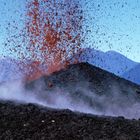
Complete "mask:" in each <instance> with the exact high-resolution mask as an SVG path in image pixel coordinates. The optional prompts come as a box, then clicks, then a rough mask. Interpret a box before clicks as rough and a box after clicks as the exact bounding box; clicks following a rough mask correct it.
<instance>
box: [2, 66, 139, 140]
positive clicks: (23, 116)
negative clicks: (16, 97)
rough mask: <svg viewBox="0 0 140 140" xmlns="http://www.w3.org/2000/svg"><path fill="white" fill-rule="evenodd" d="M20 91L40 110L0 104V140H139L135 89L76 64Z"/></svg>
mask: <svg viewBox="0 0 140 140" xmlns="http://www.w3.org/2000/svg"><path fill="white" fill-rule="evenodd" d="M24 87H25V89H26V91H28V92H27V93H28V94H31V95H32V96H34V95H35V97H36V98H37V99H38V100H39V101H40V102H43V103H44V105H45V106H44V107H43V106H40V105H37V104H31V103H26V104H25V103H22V104H21V103H20V104H19V103H17V102H16V103H15V102H12V101H2V100H1V101H0V139H2V140H3V139H4V140H30V139H31V140H49V139H52V140H57V139H59V140H62V139H64V140H139V139H140V120H139V118H140V110H139V106H140V104H139V103H140V86H139V85H136V84H134V83H131V82H129V81H126V80H124V79H122V78H119V77H117V76H115V75H113V74H111V73H108V72H107V71H104V70H101V69H99V68H97V67H94V66H92V65H89V64H87V63H81V64H75V65H70V66H69V67H68V68H66V69H64V70H61V71H58V72H55V73H53V74H52V75H50V76H47V77H46V76H43V77H41V78H39V79H37V80H35V81H32V82H30V83H26V84H25V86H24ZM60 97H61V98H60ZM58 98H59V100H58ZM60 99H61V100H60ZM27 100H28V99H27ZM48 106H49V107H48ZM51 106H53V107H54V108H55V109H52V108H50V107H51ZM57 108H59V109H57ZM60 108H61V109H60ZM70 110H73V111H70ZM80 112H83V113H80ZM88 112H90V114H89V113H88ZM95 114H96V115H95ZM109 116H115V117H109ZM119 116H124V117H119ZM126 118H129V119H126ZM133 118H135V119H133Z"/></svg>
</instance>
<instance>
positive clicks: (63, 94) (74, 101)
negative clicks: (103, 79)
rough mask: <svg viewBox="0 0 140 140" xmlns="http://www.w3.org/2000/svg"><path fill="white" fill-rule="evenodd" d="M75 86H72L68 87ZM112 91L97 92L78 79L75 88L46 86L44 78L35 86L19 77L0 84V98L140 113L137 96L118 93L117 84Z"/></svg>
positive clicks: (130, 115) (98, 112)
mask: <svg viewBox="0 0 140 140" xmlns="http://www.w3.org/2000/svg"><path fill="white" fill-rule="evenodd" d="M69 88H72V87H69ZM112 92H113V95H111V96H108V95H107V94H104V95H98V94H96V92H95V91H93V90H92V91H91V90H89V89H88V83H79V84H77V85H76V88H75V89H73V93H72V92H71V91H70V90H62V89H60V88H58V87H57V88H54V89H53V90H45V85H44V83H43V82H42V81H40V84H39V83H38V86H36V87H35V89H34V90H27V89H25V87H24V84H23V83H22V81H20V80H15V81H10V82H6V83H3V84H1V85H0V99H1V100H10V101H14V102H18V103H35V104H39V105H43V106H46V107H51V108H57V109H58V108H59V109H70V110H72V111H78V112H84V113H92V114H96V115H107V116H124V117H125V118H129V119H132V118H135V119H138V118H139V117H140V103H138V102H137V101H136V100H135V99H133V100H132V102H130V101H129V100H128V98H127V97H125V96H122V95H121V94H120V93H119V89H118V88H117V86H114V87H112Z"/></svg>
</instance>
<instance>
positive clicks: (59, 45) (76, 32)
mask: <svg viewBox="0 0 140 140" xmlns="http://www.w3.org/2000/svg"><path fill="white" fill-rule="evenodd" d="M26 11H27V12H26V22H25V28H24V32H26V37H24V40H23V42H26V45H27V46H26V48H25V51H26V52H27V53H26V54H24V53H22V58H23V59H26V55H27V54H28V56H29V57H30V59H31V60H32V63H30V64H26V65H24V66H25V67H26V70H27V71H28V72H27V73H26V79H27V80H29V81H30V80H34V79H36V78H38V77H40V76H42V75H48V74H51V73H53V72H54V71H58V70H60V69H61V68H65V67H66V66H67V65H69V64H71V63H77V62H78V61H79V60H78V56H79V55H80V53H81V48H80V47H81V40H82V18H83V17H82V10H81V7H80V5H79V4H78V3H77V2H76V1H75V0H62V1H61V2H58V1H57V0H30V1H28V2H27V6H26ZM27 42H28V43H27ZM14 49H15V48H14ZM19 50H20V49H19V45H18V47H16V51H17V52H19ZM19 54H20V52H19ZM42 66H43V68H42Z"/></svg>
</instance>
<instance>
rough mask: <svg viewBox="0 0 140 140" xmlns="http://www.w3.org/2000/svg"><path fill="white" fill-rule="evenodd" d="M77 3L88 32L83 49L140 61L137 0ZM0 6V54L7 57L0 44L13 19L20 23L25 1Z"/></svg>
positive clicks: (2, 2)
mask: <svg viewBox="0 0 140 140" xmlns="http://www.w3.org/2000/svg"><path fill="white" fill-rule="evenodd" d="M80 3H81V4H82V7H83V10H84V17H85V21H84V26H85V28H86V29H87V30H88V33H86V41H85V44H86V45H85V46H87V47H89V46H90V47H94V48H97V49H99V50H102V51H104V52H106V51H109V50H115V51H117V52H119V53H121V54H123V55H125V56H127V57H128V58H130V59H132V60H134V61H137V62H140V1H139V0H112V1H111V0H81V2H80ZM0 7H1V8H0V25H1V26H0V55H2V54H3V53H4V54H5V55H9V54H7V53H6V52H5V50H6V48H5V47H4V45H3V42H4V40H5V39H6V37H7V32H6V30H5V29H6V25H7V23H8V22H9V21H12V20H16V21H19V23H20V22H21V19H20V18H21V17H20V14H22V13H24V9H25V0H0ZM15 11H17V12H15ZM20 25H21V26H22V22H21V23H20ZM8 34H9V33H8ZM13 56H14V55H13Z"/></svg>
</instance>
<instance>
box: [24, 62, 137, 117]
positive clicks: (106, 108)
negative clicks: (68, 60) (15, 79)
mask: <svg viewBox="0 0 140 140" xmlns="http://www.w3.org/2000/svg"><path fill="white" fill-rule="evenodd" d="M25 88H26V89H28V90H31V91H33V92H34V94H36V96H38V98H40V99H41V100H43V101H44V102H45V101H46V100H47V101H48V102H49V103H50V105H51V104H52V105H54V104H55V103H56V104H55V105H56V106H55V107H56V108H57V107H59V106H60V105H61V108H69V109H72V110H73V111H82V112H85V113H93V114H94V113H97V114H101V115H111V116H112V115H113V116H119V115H122V116H125V117H127V118H137V117H139V114H140V112H139V111H138V110H137V109H138V108H139V103H140V95H139V93H140V86H138V85H136V84H134V83H131V82H129V81H127V80H125V79H123V78H120V77H117V76H115V75H114V74H112V73H109V72H107V71H105V70H102V69H100V68H98V67H95V66H92V65H90V64H88V63H79V64H73V65H70V66H68V67H67V68H65V69H63V70H61V71H58V72H55V73H53V74H52V75H50V76H47V77H46V76H42V77H41V78H39V79H38V80H35V81H32V82H30V83H28V84H26V85H25ZM57 97H58V98H59V97H60V98H62V101H59V102H57V101H58V100H57ZM60 100H61V99H60ZM61 102H62V103H61ZM63 102H66V104H63ZM67 103H68V105H67ZM69 104H70V106H69ZM80 106H83V108H82V110H81V109H80V108H81V107H80ZM84 107H85V108H84ZM134 111H135V112H134ZM136 116H137V117H136Z"/></svg>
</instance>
